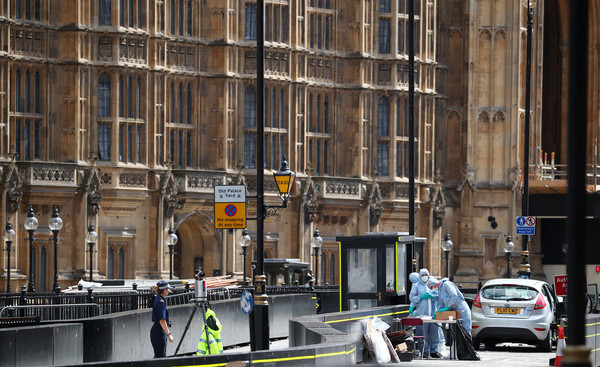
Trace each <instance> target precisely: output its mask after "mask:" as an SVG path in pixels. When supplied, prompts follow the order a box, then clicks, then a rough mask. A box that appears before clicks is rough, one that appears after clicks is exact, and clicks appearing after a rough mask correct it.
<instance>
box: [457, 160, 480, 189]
mask: <svg viewBox="0 0 600 367" xmlns="http://www.w3.org/2000/svg"><path fill="white" fill-rule="evenodd" d="M474 181H475V170H474V169H473V167H471V165H470V164H469V163H468V162H467V164H465V166H464V167H463V170H462V180H461V183H460V185H459V186H458V187H457V188H456V190H458V191H462V190H463V187H464V186H465V184H468V185H469V187H470V188H471V190H472V191H475V190H477V188H476V187H475V185H474Z"/></svg>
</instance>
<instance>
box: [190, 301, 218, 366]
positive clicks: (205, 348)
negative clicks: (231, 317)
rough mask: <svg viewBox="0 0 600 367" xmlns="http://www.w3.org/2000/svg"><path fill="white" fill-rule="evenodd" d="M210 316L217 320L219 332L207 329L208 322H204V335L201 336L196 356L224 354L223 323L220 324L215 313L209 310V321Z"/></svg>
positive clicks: (207, 311) (207, 315)
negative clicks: (222, 340)
mask: <svg viewBox="0 0 600 367" xmlns="http://www.w3.org/2000/svg"><path fill="white" fill-rule="evenodd" d="M210 316H212V317H214V318H215V321H216V323H217V330H213V329H211V328H209V327H207V324H206V322H204V326H202V334H201V335H200V341H199V342H198V349H197V350H196V355H199V356H204V355H207V354H221V353H223V343H222V342H221V330H222V329H223V326H221V322H219V319H218V318H217V315H216V314H215V312H214V311H213V310H211V309H210V308H209V309H207V310H206V320H208V318H209V317H210ZM206 330H208V332H206ZM207 337H208V340H207ZM209 348H210V349H209ZM209 351H210V352H209Z"/></svg>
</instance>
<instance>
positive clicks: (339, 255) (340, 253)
mask: <svg viewBox="0 0 600 367" xmlns="http://www.w3.org/2000/svg"><path fill="white" fill-rule="evenodd" d="M338 258H339V259H340V262H339V266H338V270H339V271H340V278H339V282H340V285H339V287H338V289H339V290H340V291H339V293H340V295H339V299H340V312H342V241H340V242H338Z"/></svg>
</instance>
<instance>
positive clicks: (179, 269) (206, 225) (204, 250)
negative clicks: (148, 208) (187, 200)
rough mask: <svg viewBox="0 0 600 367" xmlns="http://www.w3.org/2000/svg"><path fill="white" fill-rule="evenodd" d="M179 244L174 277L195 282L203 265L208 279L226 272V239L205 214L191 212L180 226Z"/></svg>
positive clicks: (178, 233)
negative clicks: (222, 238) (224, 254)
mask: <svg viewBox="0 0 600 367" xmlns="http://www.w3.org/2000/svg"><path fill="white" fill-rule="evenodd" d="M176 231H177V237H178V239H179V240H178V241H177V245H176V246H175V250H176V251H177V254H175V257H174V260H173V263H174V270H173V272H174V275H175V276H176V277H178V278H180V279H192V278H194V275H195V269H196V266H202V268H203V269H204V273H205V274H206V276H212V275H214V274H215V270H217V271H220V272H221V273H223V270H222V269H221V263H222V261H221V259H222V257H223V244H222V240H221V238H220V236H219V234H218V233H217V231H216V230H215V228H214V226H213V223H212V221H211V220H210V218H209V217H208V216H206V215H205V214H204V213H191V214H189V215H187V216H185V217H182V218H181V219H180V221H179V223H178V224H177V229H176Z"/></svg>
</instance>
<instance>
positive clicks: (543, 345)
mask: <svg viewBox="0 0 600 367" xmlns="http://www.w3.org/2000/svg"><path fill="white" fill-rule="evenodd" d="M537 349H538V350H539V351H540V352H552V331H548V335H546V339H544V340H542V341H541V342H539V343H538V345H537Z"/></svg>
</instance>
